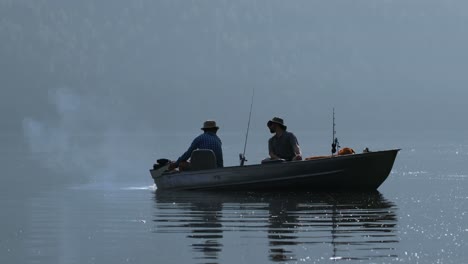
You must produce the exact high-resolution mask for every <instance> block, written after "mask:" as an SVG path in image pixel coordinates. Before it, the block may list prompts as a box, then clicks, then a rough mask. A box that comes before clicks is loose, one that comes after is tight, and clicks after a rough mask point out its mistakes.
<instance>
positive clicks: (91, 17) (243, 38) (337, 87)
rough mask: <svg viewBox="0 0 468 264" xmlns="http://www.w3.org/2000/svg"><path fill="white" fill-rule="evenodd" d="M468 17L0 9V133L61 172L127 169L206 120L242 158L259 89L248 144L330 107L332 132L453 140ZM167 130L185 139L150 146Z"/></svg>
mask: <svg viewBox="0 0 468 264" xmlns="http://www.w3.org/2000/svg"><path fill="white" fill-rule="evenodd" d="M467 8H468V3H467V2H466V1H435V0H424V1H389V0H386V1H374V0H368V1H280V0H277V1H274V0H263V1H262V0H257V1H251V0H248V1H247V0H245V1H244V0H242V1H221V0H220V1H174V0H158V1H149V0H134V1H124V0H112V1H105V0H103V1H90V0H80V1H63V0H42V1H27V0H0V40H1V41H0V58H1V59H0V72H1V74H0V77H1V79H0V84H1V97H0V109H1V111H0V118H1V120H2V123H1V131H2V134H11V135H17V136H18V137H22V138H24V139H25V142H27V143H26V145H27V147H28V148H29V149H31V150H32V151H33V152H41V153H42V152H45V153H48V155H46V156H47V157H46V158H44V159H47V160H48V161H47V162H48V164H50V163H51V162H52V163H53V164H56V165H57V166H59V165H60V164H64V162H65V160H64V159H72V160H73V162H74V163H76V166H77V167H80V166H81V167H82V166H83V164H92V163H93V162H95V163H103V162H104V161H106V162H108V159H106V158H105V157H106V156H108V155H109V154H110V153H112V154H114V155H116V153H115V149H113V148H115V147H116V146H118V147H119V150H121V153H125V154H124V155H125V160H126V161H127V162H129V163H131V164H133V165H129V166H134V162H133V161H132V157H133V158H134V159H135V156H133V155H134V154H136V153H138V155H139V158H141V157H142V156H145V155H149V154H150V153H151V154H153V155H156V153H157V155H164V154H165V153H163V151H164V152H168V151H169V152H170V151H172V152H170V153H169V154H170V155H176V154H180V153H181V152H182V151H183V150H184V149H185V147H186V145H187V144H188V143H189V142H190V140H191V139H192V137H193V136H195V135H196V133H199V131H200V130H199V127H200V126H201V124H202V122H203V121H204V120H206V119H215V120H217V121H218V123H219V125H220V126H221V128H222V131H224V132H233V133H238V134H239V137H238V138H239V140H238V141H239V150H241V149H242V146H243V140H244V134H245V130H246V127H247V120H248V117H249V107H250V103H251V99H252V94H253V92H254V91H255V96H254V104H253V111H252V121H251V122H252V123H251V131H250V133H251V135H252V137H253V138H255V137H256V136H257V137H258V136H259V135H264V136H265V137H268V136H269V135H268V134H267V131H266V128H265V124H266V121H267V120H268V119H270V118H272V117H273V116H281V117H283V118H284V119H285V121H286V123H287V125H288V126H289V127H290V130H295V131H315V130H320V131H331V113H332V109H333V108H335V110H336V112H337V126H338V128H339V131H340V132H341V133H342V134H345V133H346V132H347V131H353V132H354V133H359V131H369V130H372V131H374V130H375V131H379V133H384V132H383V131H385V132H386V133H394V132H395V133H408V135H409V136H416V135H419V136H423V135H424V133H426V132H427V131H438V130H444V131H445V130H447V131H459V132H460V133H461V134H463V133H466V130H467V128H468V126H467V124H466V121H465V119H466V118H465V111H464V110H465V105H466V104H465V102H464V100H465V98H466V97H467V93H468V92H467V90H466V88H465V87H464V86H465V85H466V83H467V80H468V75H467V74H466V69H468V53H467V52H466V47H467V46H468V32H467V31H468V29H467V27H466V25H467V24H468V16H466V12H465V10H467ZM176 132H178V133H180V132H183V133H186V135H187V138H181V139H180V140H181V141H182V142H181V143H180V146H179V145H177V149H174V148H169V147H167V148H161V147H160V146H159V145H160V144H159V143H160V142H158V140H161V138H158V136H157V135H158V134H171V133H176ZM122 134H125V135H133V136H134V137H135V138H138V139H139V140H138V141H128V140H127V141H125V140H122V138H121V137H120V136H119V135H122ZM376 134H377V132H376ZM152 135H154V138H152ZM184 135H185V134H184ZM87 136H93V140H92V141H87V140H83V138H86V137H87ZM77 138H78V139H77ZM172 140H173V139H172ZM177 144H178V143H177ZM265 144H266V143H265ZM327 144H328V143H327ZM395 145H398V144H397V142H396V144H395ZM111 146H112V148H110V147H111ZM158 147H159V148H158ZM90 150H93V153H94V154H93V155H91V156H88V155H85V154H83V153H87V152H88V151H90ZM124 150H125V151H124ZM235 151H236V152H235V153H237V151H238V150H235ZM73 153H74V154H73ZM76 153H81V154H80V155H77V154H76ZM121 153H120V154H121ZM70 155H74V156H71V157H70ZM153 158H154V157H146V158H145V159H146V160H144V161H145V162H146V161H147V160H148V159H153ZM103 160H104V161H103ZM132 162H133V163H132ZM141 163H143V161H141ZM115 165H116V164H115ZM89 166H91V165H89ZM116 166H117V165H116ZM122 166H124V167H125V166H126V165H125V162H124V163H122V162H121V160H120V161H119V162H118V166H117V168H121V167H122ZM91 167H92V168H93V170H94V169H95V168H94V167H93V166H91Z"/></svg>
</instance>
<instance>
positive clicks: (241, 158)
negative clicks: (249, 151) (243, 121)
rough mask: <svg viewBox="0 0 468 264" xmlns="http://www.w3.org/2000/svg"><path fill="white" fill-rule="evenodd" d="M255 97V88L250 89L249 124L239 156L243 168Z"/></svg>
mask: <svg viewBox="0 0 468 264" xmlns="http://www.w3.org/2000/svg"><path fill="white" fill-rule="evenodd" d="M254 95H255V86H254V88H253V89H252V101H251V103H250V113H249V122H248V123H247V132H246V133H245V143H244V152H243V153H240V154H239V160H240V165H241V166H244V163H245V162H246V161H247V160H246V159H245V150H246V148H247V138H248V137H249V128H250V118H251V117H252V107H253V101H254Z"/></svg>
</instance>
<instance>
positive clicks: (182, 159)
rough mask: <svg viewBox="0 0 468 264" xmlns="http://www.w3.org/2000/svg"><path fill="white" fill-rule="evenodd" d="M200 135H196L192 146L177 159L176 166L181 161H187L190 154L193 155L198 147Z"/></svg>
mask: <svg viewBox="0 0 468 264" xmlns="http://www.w3.org/2000/svg"><path fill="white" fill-rule="evenodd" d="M198 141H199V140H198V137H196V138H195V139H194V140H193V141H192V144H190V147H189V148H188V149H187V151H186V152H185V153H184V154H182V156H180V157H179V158H178V159H177V161H176V162H175V165H176V166H179V163H180V162H181V161H187V160H188V159H189V158H190V156H192V152H193V151H194V150H196V149H197V148H198Z"/></svg>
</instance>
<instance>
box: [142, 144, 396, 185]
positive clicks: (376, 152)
mask: <svg viewBox="0 0 468 264" xmlns="http://www.w3.org/2000/svg"><path fill="white" fill-rule="evenodd" d="M400 150H401V149H400V148H396V149H388V150H378V151H371V152H363V153H355V154H347V155H334V156H328V157H320V158H316V159H312V160H298V161H285V162H277V163H276V162H273V163H270V164H251V165H244V166H240V165H237V166H227V167H222V168H215V169H207V170H196V171H193V170H189V171H173V172H163V173H162V174H161V175H159V176H157V177H153V179H154V180H156V179H159V178H162V177H166V176H176V175H177V176H187V175H197V174H207V173H209V174H213V173H216V172H222V171H227V170H228V171H231V170H246V169H257V168H264V167H268V168H271V167H279V166H285V165H286V166H293V165H297V164H303V165H306V164H312V163H317V162H321V161H322V162H323V161H325V160H331V159H340V160H342V159H354V158H358V157H361V156H369V155H377V154H382V153H385V152H398V151H400ZM151 171H154V170H153V169H150V172H151Z"/></svg>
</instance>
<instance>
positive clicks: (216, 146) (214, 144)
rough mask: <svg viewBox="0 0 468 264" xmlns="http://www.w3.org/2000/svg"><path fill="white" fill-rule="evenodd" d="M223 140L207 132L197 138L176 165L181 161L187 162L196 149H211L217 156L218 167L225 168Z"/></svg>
mask: <svg viewBox="0 0 468 264" xmlns="http://www.w3.org/2000/svg"><path fill="white" fill-rule="evenodd" d="M221 145H222V143H221V139H219V137H218V136H217V135H216V134H215V133H213V132H205V133H203V134H201V135H199V136H198V137H196V138H195V139H194V140H193V141H192V144H191V145H190V147H189V148H188V150H187V151H186V152H185V153H184V154H183V155H182V156H180V158H178V159H177V161H176V164H177V165H179V162H181V161H187V160H188V159H189V158H190V156H191V155H192V152H193V151H194V150H196V149H211V150H212V151H213V152H214V154H215V156H216V165H217V166H218V168H220V167H223V150H222V149H221Z"/></svg>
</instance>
